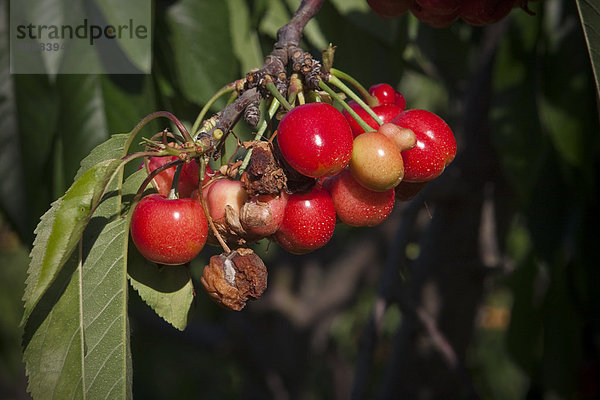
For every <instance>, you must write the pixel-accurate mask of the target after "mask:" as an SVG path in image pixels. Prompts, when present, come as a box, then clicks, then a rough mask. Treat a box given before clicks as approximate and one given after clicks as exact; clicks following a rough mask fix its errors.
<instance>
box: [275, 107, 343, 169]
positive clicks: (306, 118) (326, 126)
mask: <svg viewBox="0 0 600 400" xmlns="http://www.w3.org/2000/svg"><path fill="white" fill-rule="evenodd" d="M277 132H278V133H277V144H278V145H279V149H280V151H281V154H282V155H283V158H285V160H286V161H287V162H288V163H289V164H290V166H291V167H292V168H294V169H295V170H296V171H298V172H300V173H301V174H303V175H306V176H310V177H313V178H317V177H321V176H331V175H335V174H337V173H338V172H340V171H341V170H342V169H344V168H345V167H346V166H347V165H348V162H349V161H350V155H351V154H352V131H351V130H350V126H348V123H347V122H346V119H345V118H344V116H343V115H342V113H340V112H339V111H338V110H337V109H336V108H335V107H333V106H332V105H329V104H327V103H308V104H303V105H300V106H297V107H294V108H293V109H292V110H291V111H289V112H288V113H287V114H286V115H285V116H284V117H283V118H282V120H281V122H280V123H279V128H278V130H277Z"/></svg>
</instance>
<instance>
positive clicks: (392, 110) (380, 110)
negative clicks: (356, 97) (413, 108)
mask: <svg viewBox="0 0 600 400" xmlns="http://www.w3.org/2000/svg"><path fill="white" fill-rule="evenodd" d="M348 105H349V106H350V107H351V108H352V109H353V110H354V111H356V113H357V114H358V115H359V117H361V118H362V119H363V120H364V121H365V122H366V123H367V124H368V125H369V126H370V127H371V128H373V130H375V131H376V130H377V129H379V124H378V123H377V122H376V121H375V120H374V119H373V118H372V117H371V116H370V115H369V114H368V113H367V112H366V111H365V109H364V108H362V107H361V106H360V104H358V103H356V102H354V101H349V102H348ZM371 108H372V109H373V111H374V112H375V114H377V116H378V117H379V118H380V119H381V121H382V122H383V123H384V124H385V123H386V122H392V120H393V119H394V118H396V116H397V115H398V114H400V113H401V112H402V110H403V108H401V107H399V106H397V105H396V104H382V105H380V106H375V107H371ZM342 114H343V115H344V117H345V118H346V121H348V125H350V129H351V130H352V135H353V136H354V137H357V136H358V135H361V134H363V133H365V130H364V129H363V128H362V127H361V126H360V125H359V124H358V122H356V120H355V119H354V117H352V115H350V113H349V112H347V111H346V110H344V111H343V113H342Z"/></svg>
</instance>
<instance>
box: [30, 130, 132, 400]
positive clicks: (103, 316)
mask: <svg viewBox="0 0 600 400" xmlns="http://www.w3.org/2000/svg"><path fill="white" fill-rule="evenodd" d="M128 137H129V135H127V134H119V135H114V136H113V137H112V138H111V139H110V140H108V141H106V142H105V143H103V144H101V145H100V146H98V147H96V148H95V149H94V150H93V151H92V152H91V153H90V155H89V156H88V157H86V158H85V159H84V160H83V162H82V165H81V168H80V170H79V171H78V173H77V179H76V181H75V183H74V184H73V186H72V187H71V189H69V192H67V193H66V194H65V196H64V197H63V198H61V199H59V200H58V201H57V202H56V203H55V205H54V206H53V207H52V208H51V209H50V210H49V211H48V213H47V214H46V215H45V216H44V218H43V219H42V222H41V223H40V225H39V227H38V230H37V231H38V236H37V238H36V244H35V247H34V250H33V251H32V262H31V266H30V272H29V273H30V277H29V279H28V281H32V282H33V281H34V280H32V277H33V276H36V275H37V277H38V278H39V276H40V273H41V271H42V269H43V268H44V265H39V263H38V260H39V258H40V256H41V254H42V252H43V251H44V250H46V253H48V251H47V249H46V248H44V247H43V245H44V244H45V243H48V242H50V243H49V244H52V241H54V242H59V243H60V242H64V241H65V240H67V238H65V237H62V236H61V235H60V234H59V233H57V231H56V230H55V229H53V228H55V226H56V225H57V221H58V220H60V219H61V218H63V217H64V216H63V215H62V213H64V211H65V207H66V206H65V203H67V202H69V201H70V200H69V199H70V196H71V193H72V192H71V191H72V190H73V188H74V187H77V185H78V184H80V185H81V182H86V181H88V180H90V179H88V177H89V176H90V174H94V173H96V172H99V171H102V170H103V168H101V167H99V166H104V165H107V167H106V168H105V169H106V171H107V172H106V173H105V175H108V171H110V170H114V171H113V175H114V174H119V178H118V179H113V180H112V181H110V182H111V183H110V184H108V181H109V180H107V179H102V178H101V179H98V180H97V181H96V185H94V179H91V183H90V185H91V186H92V189H91V190H89V191H88V194H89V195H90V196H92V200H91V202H92V203H94V202H95V199H96V197H94V196H100V197H102V194H103V193H106V195H104V196H103V201H102V202H100V203H99V204H97V205H96V206H97V207H95V211H94V212H93V214H92V215H91V219H90V218H89V217H90V216H89V215H87V216H86V217H87V219H88V220H89V223H88V224H87V226H85V225H84V227H85V231H84V232H83V235H82V236H81V237H82V238H83V241H82V246H81V247H80V251H75V252H72V254H71V257H70V258H69V259H68V260H67V261H66V262H64V263H63V264H60V263H56V264H58V270H57V271H56V272H55V273H54V274H55V279H53V280H52V281H51V282H50V283H49V284H47V285H46V290H45V291H44V292H43V294H42V298H41V300H39V302H38V304H37V305H36V306H35V307H34V308H33V310H32V311H31V313H30V315H29V318H28V319H26V321H27V322H26V324H25V335H24V347H25V352H24V358H23V359H24V361H25V363H26V367H27V374H28V376H29V391H30V392H31V393H32V394H33V395H34V397H38V396H39V397H43V398H46V397H50V398H57V399H63V398H72V397H76V398H86V397H89V398H99V397H102V398H120V399H123V398H132V392H131V387H132V383H131V382H132V369H131V350H130V343H129V323H128V319H127V294H128V290H127V289H128V283H127V264H126V260H127V249H128V239H129V235H128V228H127V220H126V219H125V218H121V212H122V208H123V206H124V205H123V197H122V193H121V189H120V187H121V181H122V176H121V174H120V173H119V171H122V170H121V169H120V166H121V165H122V164H123V161H121V160H120V159H109V160H105V158H106V157H121V156H122V155H123V154H124V153H125V152H126V151H127V148H126V145H127V143H128ZM114 165H116V167H114ZM102 182H105V183H104V184H102ZM98 187H101V188H102V190H98ZM132 197H133V196H131V195H130V196H128V197H127V199H126V201H125V203H126V204H125V207H126V206H128V205H129V204H128V203H130V202H131V201H132ZM98 201H99V199H98ZM125 210H126V208H125ZM67 211H68V209H67ZM124 212H125V211H124ZM79 229H80V228H79V227H76V229H75V230H77V231H79ZM68 234H71V237H77V235H76V234H74V233H71V231H69V230H67V235H68ZM63 247H64V246H63ZM65 253H67V251H65ZM61 267H62V268H61ZM38 280H39V279H38ZM29 289H30V287H29V284H28V288H27V290H29ZM32 301H33V300H32ZM26 305H27V291H26ZM34 305H35V304H34ZM26 310H27V308H26ZM26 316H27V311H26ZM24 320H25V317H24ZM39 360H50V361H49V364H46V363H43V364H40V362H39ZM49 393H50V395H49Z"/></svg>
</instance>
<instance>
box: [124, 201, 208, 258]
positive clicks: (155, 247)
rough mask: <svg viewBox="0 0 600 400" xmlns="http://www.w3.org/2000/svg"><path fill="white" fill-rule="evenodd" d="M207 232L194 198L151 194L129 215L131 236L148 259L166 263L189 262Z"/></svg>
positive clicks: (200, 247) (202, 216)
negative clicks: (174, 197) (169, 197)
mask: <svg viewBox="0 0 600 400" xmlns="http://www.w3.org/2000/svg"><path fill="white" fill-rule="evenodd" d="M207 236H208V223H207V221H206V217H205V216H204V211H203V209H202V204H201V203H200V202H199V201H198V200H195V199H173V200H170V199H167V198H166V197H165V196H162V195H160V194H151V195H149V196H146V197H144V198H142V199H141V200H140V202H139V203H138V204H137V205H136V207H135V209H134V210H133V213H132V215H131V238H132V239H133V243H134V244H135V246H136V248H137V249H138V251H139V252H140V253H141V254H142V255H143V256H144V257H145V258H147V259H148V260H150V261H152V262H155V263H158V264H167V265H179V264H185V263H187V262H190V261H191V260H193V259H194V257H196V256H197V255H198V254H199V253H200V251H201V250H202V248H203V247H204V244H205V243H206V238H207Z"/></svg>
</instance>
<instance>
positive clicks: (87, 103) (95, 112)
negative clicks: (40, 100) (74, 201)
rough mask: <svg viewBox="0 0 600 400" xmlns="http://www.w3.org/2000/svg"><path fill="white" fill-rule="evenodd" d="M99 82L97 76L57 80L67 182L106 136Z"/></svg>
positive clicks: (73, 76) (61, 77)
mask: <svg viewBox="0 0 600 400" xmlns="http://www.w3.org/2000/svg"><path fill="white" fill-rule="evenodd" d="M101 83H102V81H101V77H100V76H99V75H60V76H59V79H58V81H57V84H58V90H59V92H60V98H61V108H60V119H59V134H60V136H61V137H62V140H63V143H64V148H65V151H64V155H63V161H64V164H63V165H64V178H65V181H66V182H71V180H72V179H73V176H75V173H76V172H77V169H78V168H79V164H80V163H81V160H82V159H83V158H84V157H85V156H86V155H87V154H88V153H89V152H90V151H91V150H92V149H93V148H94V147H95V146H97V145H98V144H100V143H102V142H104V141H105V140H107V139H108V137H109V135H108V133H107V132H108V129H107V126H106V119H105V115H104V100H103V97H102V87H101ZM106 158H107V157H105V158H104V159H106ZM115 158H117V157H115ZM119 158H120V156H119ZM61 193H62V192H61Z"/></svg>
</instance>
